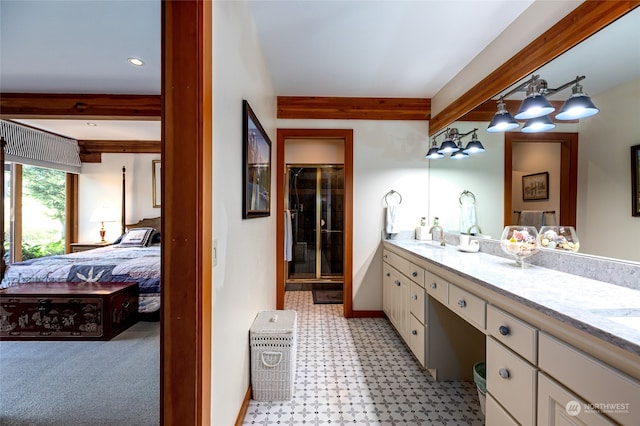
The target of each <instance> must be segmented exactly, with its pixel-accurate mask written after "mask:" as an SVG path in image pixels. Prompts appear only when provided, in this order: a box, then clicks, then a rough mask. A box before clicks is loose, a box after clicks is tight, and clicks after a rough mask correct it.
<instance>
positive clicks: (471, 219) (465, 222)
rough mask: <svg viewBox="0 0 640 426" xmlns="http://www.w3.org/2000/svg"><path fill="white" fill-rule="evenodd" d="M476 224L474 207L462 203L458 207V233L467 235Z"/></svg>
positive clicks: (473, 205)
mask: <svg viewBox="0 0 640 426" xmlns="http://www.w3.org/2000/svg"><path fill="white" fill-rule="evenodd" d="M477 224H478V219H477V218H476V205H475V204H471V203H464V204H462V205H460V232H461V233H463V234H468V233H469V229H471V227H472V226H474V225H477Z"/></svg>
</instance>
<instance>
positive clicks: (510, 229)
mask: <svg viewBox="0 0 640 426" xmlns="http://www.w3.org/2000/svg"><path fill="white" fill-rule="evenodd" d="M500 247H502V250H503V251H504V252H505V253H507V254H509V255H511V256H513V257H515V258H516V263H515V265H516V266H519V267H521V268H525V267H526V266H525V263H524V259H525V258H527V257H529V256H532V255H534V254H535V253H537V252H538V230H537V229H536V228H535V226H515V225H514V226H505V228H504V231H502V237H501V238H500Z"/></svg>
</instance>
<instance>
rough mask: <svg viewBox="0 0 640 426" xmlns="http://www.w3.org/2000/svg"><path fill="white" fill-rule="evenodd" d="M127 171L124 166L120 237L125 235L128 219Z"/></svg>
mask: <svg viewBox="0 0 640 426" xmlns="http://www.w3.org/2000/svg"><path fill="white" fill-rule="evenodd" d="M126 171H127V169H126V168H125V167H124V166H122V232H121V233H120V235H124V230H125V222H126V220H127V219H126V218H125V213H126V209H125V205H126V202H127V201H126V199H127V197H126V195H127V193H126V188H125V178H124V176H125V172H126Z"/></svg>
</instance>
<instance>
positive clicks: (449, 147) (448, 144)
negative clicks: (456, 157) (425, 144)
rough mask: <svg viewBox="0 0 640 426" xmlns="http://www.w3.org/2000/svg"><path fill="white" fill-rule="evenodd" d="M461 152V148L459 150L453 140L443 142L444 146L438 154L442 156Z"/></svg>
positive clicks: (441, 146)
mask: <svg viewBox="0 0 640 426" xmlns="http://www.w3.org/2000/svg"><path fill="white" fill-rule="evenodd" d="M459 150H460V148H458V145H456V143H455V142H454V141H453V140H451V139H446V140H445V141H444V142H442V145H440V149H439V150H438V152H439V153H440V154H448V153H450V152H456V151H459Z"/></svg>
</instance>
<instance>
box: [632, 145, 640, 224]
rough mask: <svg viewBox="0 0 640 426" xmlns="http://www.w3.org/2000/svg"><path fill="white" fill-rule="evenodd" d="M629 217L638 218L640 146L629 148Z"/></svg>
mask: <svg viewBox="0 0 640 426" xmlns="http://www.w3.org/2000/svg"><path fill="white" fill-rule="evenodd" d="M631 215H632V216H640V145H634V146H632V147H631Z"/></svg>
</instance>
